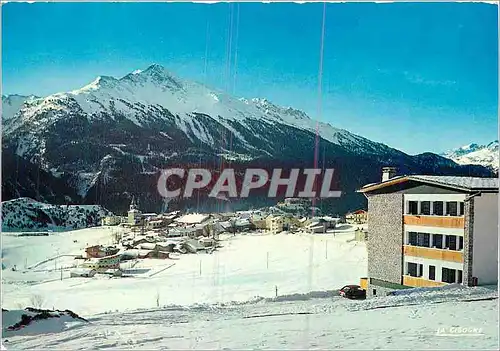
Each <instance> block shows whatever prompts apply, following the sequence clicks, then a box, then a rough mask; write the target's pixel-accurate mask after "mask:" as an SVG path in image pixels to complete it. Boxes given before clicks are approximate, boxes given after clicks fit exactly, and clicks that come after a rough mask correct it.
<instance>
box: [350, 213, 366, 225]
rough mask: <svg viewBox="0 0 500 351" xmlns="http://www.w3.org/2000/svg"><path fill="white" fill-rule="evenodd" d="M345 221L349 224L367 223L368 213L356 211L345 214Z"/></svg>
mask: <svg viewBox="0 0 500 351" xmlns="http://www.w3.org/2000/svg"><path fill="white" fill-rule="evenodd" d="M345 219H346V222H347V223H349V224H364V223H366V222H367V221H368V211H365V210H357V211H354V212H350V213H348V214H346V216H345Z"/></svg>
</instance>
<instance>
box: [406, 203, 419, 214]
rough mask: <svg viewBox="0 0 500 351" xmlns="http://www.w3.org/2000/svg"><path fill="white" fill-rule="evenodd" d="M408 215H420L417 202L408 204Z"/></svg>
mask: <svg viewBox="0 0 500 351" xmlns="http://www.w3.org/2000/svg"><path fill="white" fill-rule="evenodd" d="M408 214H411V215H417V214H418V203H417V201H409V202H408Z"/></svg>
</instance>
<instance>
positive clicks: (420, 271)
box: [417, 264, 424, 277]
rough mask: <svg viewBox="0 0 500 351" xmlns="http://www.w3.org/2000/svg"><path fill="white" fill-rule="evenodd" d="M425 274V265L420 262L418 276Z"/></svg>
mask: <svg viewBox="0 0 500 351" xmlns="http://www.w3.org/2000/svg"><path fill="white" fill-rule="evenodd" d="M423 275H424V265H423V264H419V265H418V272H417V277H422V276H423Z"/></svg>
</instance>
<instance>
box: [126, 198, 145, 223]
mask: <svg viewBox="0 0 500 351" xmlns="http://www.w3.org/2000/svg"><path fill="white" fill-rule="evenodd" d="M127 218H128V224H130V225H139V224H141V221H142V214H141V211H139V208H138V206H137V202H136V201H135V197H132V202H131V203H130V209H129V211H128V216H127Z"/></svg>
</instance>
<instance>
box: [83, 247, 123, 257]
mask: <svg viewBox="0 0 500 351" xmlns="http://www.w3.org/2000/svg"><path fill="white" fill-rule="evenodd" d="M118 251H120V249H119V248H117V247H114V246H102V245H94V246H89V247H87V248H86V249H85V253H86V254H87V258H101V257H106V256H111V255H114V254H116V253H118Z"/></svg>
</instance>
